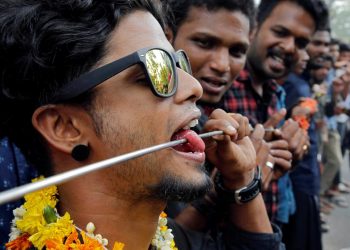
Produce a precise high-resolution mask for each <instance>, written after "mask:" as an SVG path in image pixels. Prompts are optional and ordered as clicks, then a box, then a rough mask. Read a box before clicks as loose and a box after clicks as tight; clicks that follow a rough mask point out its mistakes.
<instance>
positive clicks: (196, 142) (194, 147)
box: [171, 130, 205, 153]
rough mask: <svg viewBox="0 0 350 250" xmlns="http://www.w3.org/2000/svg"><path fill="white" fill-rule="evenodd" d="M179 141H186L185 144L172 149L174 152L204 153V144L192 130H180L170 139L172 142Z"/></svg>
mask: <svg viewBox="0 0 350 250" xmlns="http://www.w3.org/2000/svg"><path fill="white" fill-rule="evenodd" d="M180 139H187V142H186V143H183V144H180V145H177V146H175V147H173V148H174V149H175V150H177V151H181V152H200V153H202V152H204V149H205V144H204V142H203V140H202V138H200V137H199V136H198V135H197V134H196V132H194V131H192V130H181V131H179V132H177V133H175V134H174V135H173V136H172V138H171V140H172V141H175V140H180Z"/></svg>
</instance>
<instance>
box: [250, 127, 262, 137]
mask: <svg viewBox="0 0 350 250" xmlns="http://www.w3.org/2000/svg"><path fill="white" fill-rule="evenodd" d="M264 135H265V130H264V127H263V125H262V124H257V125H256V126H255V128H254V130H253V132H252V133H251V134H250V138H251V139H252V140H262V139H264Z"/></svg>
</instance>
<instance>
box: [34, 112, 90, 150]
mask: <svg viewBox="0 0 350 250" xmlns="http://www.w3.org/2000/svg"><path fill="white" fill-rule="evenodd" d="M86 119H90V118H89V115H88V114H87V113H86V112H84V111H83V110H82V109H81V108H78V107H72V106H67V105H46V106H41V107H39V108H37V109H36V110H35V112H34V114H33V115H32V124H33V126H34V128H35V129H36V130H37V131H38V132H39V133H40V134H41V135H42V136H43V137H44V138H45V140H46V141H47V143H48V144H49V145H51V146H52V147H54V148H56V149H57V150H59V151H62V152H64V153H67V154H70V153H71V152H72V149H73V148H74V146H75V145H78V144H85V145H88V139H87V136H86V135H87V129H88V127H89V126H86V125H87V124H91V123H90V122H86V121H84V120H86Z"/></svg>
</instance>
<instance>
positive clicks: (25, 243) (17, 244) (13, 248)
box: [5, 234, 32, 250]
mask: <svg viewBox="0 0 350 250" xmlns="http://www.w3.org/2000/svg"><path fill="white" fill-rule="evenodd" d="M28 238H29V234H23V235H21V236H19V237H18V238H17V239H15V240H13V241H10V242H9V243H6V244H5V247H6V249H7V250H19V249H20V250H26V249H29V248H31V247H32V243H31V242H30V241H29V240H28Z"/></svg>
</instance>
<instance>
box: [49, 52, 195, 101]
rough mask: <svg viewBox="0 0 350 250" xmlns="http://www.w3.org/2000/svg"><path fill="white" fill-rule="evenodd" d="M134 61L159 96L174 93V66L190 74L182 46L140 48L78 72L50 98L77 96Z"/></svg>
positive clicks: (176, 77) (57, 99)
mask: <svg viewBox="0 0 350 250" xmlns="http://www.w3.org/2000/svg"><path fill="white" fill-rule="evenodd" d="M135 64H140V65H141V66H142V67H143V69H144V70H145V74H146V77H147V80H148V82H149V84H150V87H151V89H152V92H153V93H154V94H155V95H156V96H159V97H170V96H172V95H174V94H175V92H176V90H177V86H178V76H177V72H176V67H179V68H180V69H182V70H184V71H186V72H187V73H189V74H192V71H191V65H190V62H189V60H188V57H187V55H186V53H185V52H184V51H183V50H179V51H177V52H168V51H166V50H164V49H161V48H143V49H140V50H138V51H136V52H134V53H132V54H130V55H127V56H125V57H122V58H120V59H118V60H116V61H114V62H111V63H109V64H106V65H104V66H102V67H100V68H97V69H95V70H93V71H90V72H88V73H85V74H83V75H81V76H80V77H79V78H77V79H75V80H73V81H71V82H69V83H68V84H66V85H65V86H63V88H61V89H59V91H58V92H57V93H56V94H55V95H54V96H53V99H52V101H53V102H59V101H65V100H69V99H72V98H74V97H77V96H79V95H81V94H83V93H84V92H86V91H88V90H90V89H92V88H94V87H96V86H97V85H99V84H101V83H102V82H104V81H106V80H107V79H109V78H111V77H113V76H115V75H116V74H118V73H120V72H122V71H123V70H125V69H127V68H129V67H131V66H133V65H135Z"/></svg>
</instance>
